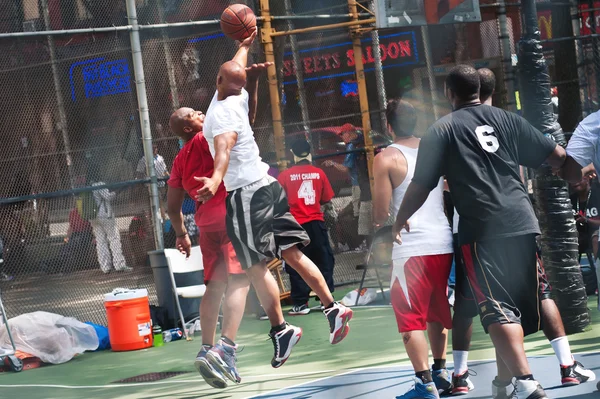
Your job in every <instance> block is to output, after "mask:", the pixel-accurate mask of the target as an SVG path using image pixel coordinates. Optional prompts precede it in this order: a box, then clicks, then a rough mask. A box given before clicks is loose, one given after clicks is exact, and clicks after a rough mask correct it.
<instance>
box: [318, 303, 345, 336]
mask: <svg viewBox="0 0 600 399" xmlns="http://www.w3.org/2000/svg"><path fill="white" fill-rule="evenodd" d="M323 314H325V317H327V321H328V322H329V343H330V344H332V345H335V344H337V343H340V342H341V341H342V340H343V339H344V338H346V335H348V332H349V331H350V326H349V325H348V322H349V321H350V319H352V309H350V308H347V307H345V306H344V305H342V304H341V303H338V302H334V303H333V306H332V307H330V308H329V309H324V310H323Z"/></svg>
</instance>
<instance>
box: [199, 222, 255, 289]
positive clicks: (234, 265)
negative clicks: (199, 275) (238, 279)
mask: <svg viewBox="0 0 600 399" xmlns="http://www.w3.org/2000/svg"><path fill="white" fill-rule="evenodd" d="M198 244H199V245H200V251H202V261H203V262H204V284H207V283H208V282H209V281H213V280H214V281H227V277H228V276H229V275H230V274H244V273H245V272H244V270H242V265H241V264H240V261H239V260H238V258H237V256H236V254H235V250H234V249H233V245H232V244H231V240H230V239H229V236H228V235H227V232H226V231H225V230H223V231H202V230H200V237H199V238H198Z"/></svg>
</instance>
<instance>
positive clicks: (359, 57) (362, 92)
mask: <svg viewBox="0 0 600 399" xmlns="http://www.w3.org/2000/svg"><path fill="white" fill-rule="evenodd" d="M348 7H349V8H350V13H351V14H352V19H353V20H354V21H353V22H360V23H366V21H368V20H364V21H358V10H357V8H356V0H348ZM355 25H359V23H355ZM350 34H351V35H352V46H353V48H354V66H355V69H356V82H357V83H358V99H359V102H360V115H361V118H362V129H363V138H364V140H365V151H366V152H367V168H368V170H369V184H370V186H371V193H373V191H374V186H373V183H374V181H373V158H374V157H375V153H374V150H373V140H371V117H370V115H369V100H368V96H367V82H366V80H365V68H364V65H363V53H362V45H361V43H360V33H359V32H358V31H357V29H351V30H350Z"/></svg>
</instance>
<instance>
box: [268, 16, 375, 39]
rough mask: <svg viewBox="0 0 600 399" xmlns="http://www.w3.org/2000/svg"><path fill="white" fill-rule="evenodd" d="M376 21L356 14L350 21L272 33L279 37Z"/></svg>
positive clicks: (273, 35)
mask: <svg viewBox="0 0 600 399" xmlns="http://www.w3.org/2000/svg"><path fill="white" fill-rule="evenodd" d="M375 21H376V19H375V18H369V19H361V20H359V19H358V15H357V16H356V19H355V20H354V21H350V22H340V23H337V24H329V25H321V26H311V27H310V28H301V29H294V30H286V31H283V32H273V33H271V36H272V37H277V36H286V35H295V34H298V33H307V32H314V31H320V30H329V29H337V28H347V27H351V26H359V25H367V24H374V23H375Z"/></svg>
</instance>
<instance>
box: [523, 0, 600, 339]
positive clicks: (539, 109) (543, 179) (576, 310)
mask: <svg viewBox="0 0 600 399" xmlns="http://www.w3.org/2000/svg"><path fill="white" fill-rule="evenodd" d="M521 4H522V12H523V17H524V18H523V20H524V24H523V25H524V33H523V35H522V37H521V40H520V42H519V73H520V79H519V81H520V84H521V104H522V107H523V111H524V115H525V118H527V119H528V120H529V122H530V123H531V124H532V125H533V126H535V127H536V128H538V129H539V130H540V131H542V132H543V133H544V134H546V135H547V136H550V137H552V138H553V139H554V141H556V142H557V143H558V144H559V145H562V146H565V145H566V142H565V135H564V133H563V131H562V129H561V127H560V125H559V124H558V122H557V120H556V116H555V115H554V112H553V107H552V102H551V99H550V77H549V75H548V67H547V65H546V62H545V60H544V55H543V53H542V46H541V43H540V31H539V26H538V20H537V10H536V5H535V0H522V1H521ZM534 196H535V203H536V211H537V212H536V213H537V215H538V219H539V223H540V228H541V231H542V236H541V239H540V244H541V248H542V256H543V258H544V266H545V268H546V271H547V272H548V278H549V280H550V284H551V285H552V295H553V298H554V299H555V301H556V304H557V305H558V308H559V309H560V310H561V312H560V313H561V316H562V319H563V322H564V325H565V330H566V331H567V333H576V332H581V331H583V330H584V329H585V328H586V327H587V326H588V325H589V323H590V316H589V313H588V310H587V295H586V292H585V285H584V283H583V278H582V275H581V268H580V266H579V264H578V261H577V260H578V255H579V250H578V247H579V246H578V235H577V228H576V226H575V220H574V219H573V214H572V208H571V203H570V201H569V190H568V186H567V183H566V182H565V181H564V180H562V179H561V178H559V177H557V176H554V175H553V174H552V170H551V169H550V167H549V166H548V165H544V166H542V167H540V168H539V169H538V170H537V171H536V176H535V180H534Z"/></svg>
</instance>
